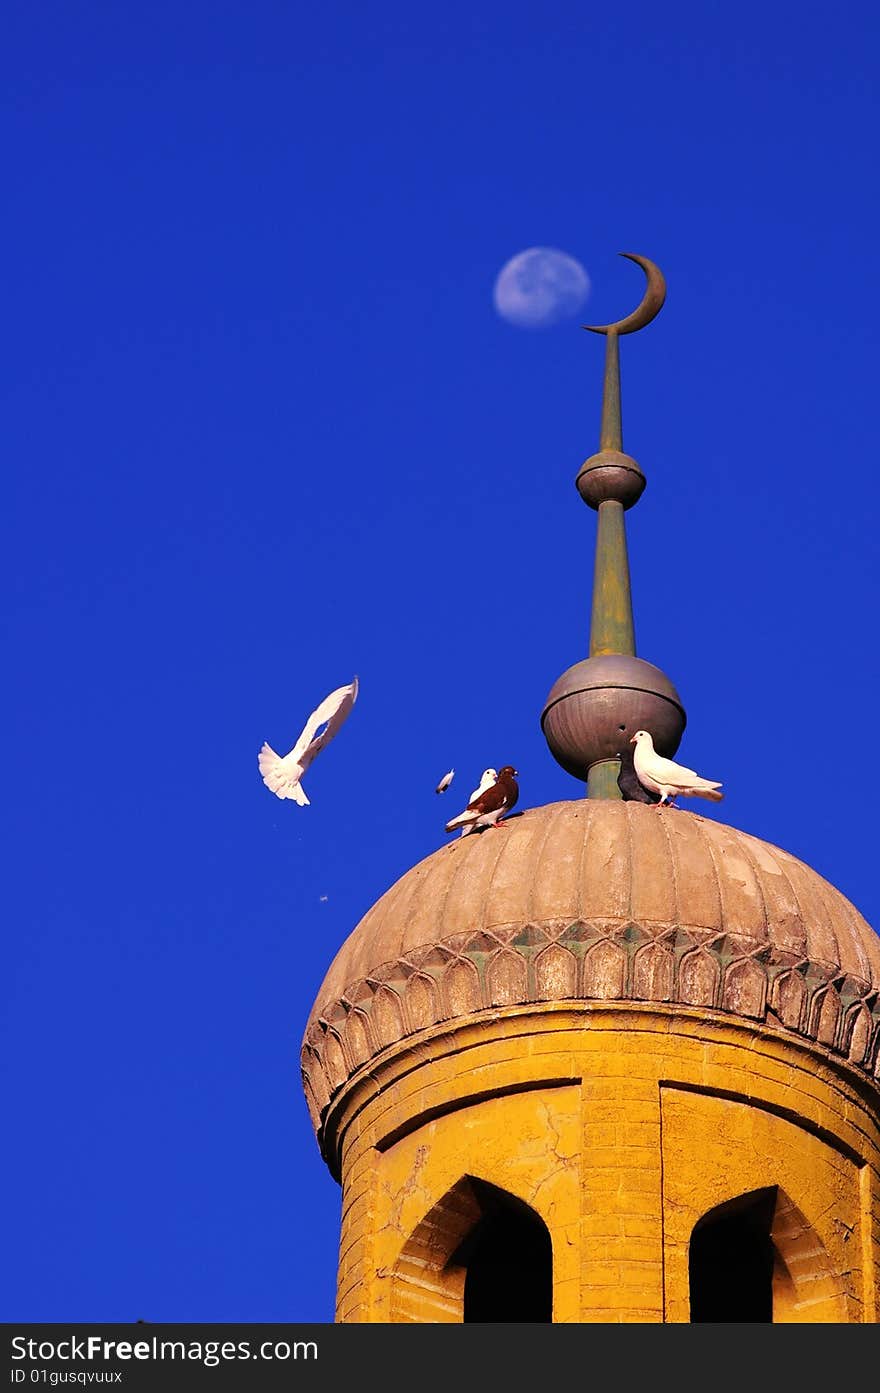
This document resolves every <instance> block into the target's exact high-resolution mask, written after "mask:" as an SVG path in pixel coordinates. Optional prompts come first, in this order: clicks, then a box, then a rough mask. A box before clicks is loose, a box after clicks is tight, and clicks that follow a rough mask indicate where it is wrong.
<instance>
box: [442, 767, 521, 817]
mask: <svg viewBox="0 0 880 1393" xmlns="http://www.w3.org/2000/svg"><path fill="white" fill-rule="evenodd" d="M516 772H517V771H516V770H515V769H514V767H513V765H512V764H505V765H504V767H503V769H499V770H498V778H497V779H496V780H495V782H494V783H493V784H491V783H490V784H489V786H488V787H487V788H486V789H484V791H483V792H482V793H481V794H480V796H479V797H478V798H473V799H471V801H470V803H468V805H467V807H466V808H465V810H464V812H463V813H459V814H458V817H452V818H450V819H449V821H448V822H447V824H446V831H447V832H454V831H455V829H456V827H468V828H470V829H471V830H472V831H474V832H476V831H478V830H481V829H482V828H483V827H497V826H498V824H499V823H500V822H501V821H502V820H503V818H504V816H505V815H506V814H507V813H509V812H510V809H511V808H512V807H513V806H514V804H515V803H516V800H517V799H518V798H519V785H518V783H517V782H516V777H515V776H516Z"/></svg>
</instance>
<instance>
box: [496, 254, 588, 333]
mask: <svg viewBox="0 0 880 1393" xmlns="http://www.w3.org/2000/svg"><path fill="white" fill-rule="evenodd" d="M589 293H590V278H589V276H588V275H587V273H586V271H585V270H584V268H583V266H582V265H581V263H580V262H579V261H576V260H575V258H574V257H573V256H569V255H568V253H567V252H561V251H557V250H556V248H555V247H529V249H528V250H527V251H524V252H517V254H516V256H512V257H511V258H510V260H509V261H508V262H507V264H506V265H504V266H502V268H501V270H500V271H499V273H498V278H497V280H496V281H495V289H494V291H493V300H494V302H495V308H496V310H497V311H498V313H499V314H500V315H501V318H502V319H506V320H507V321H508V323H509V324H515V325H516V326H517V328H518V329H547V328H549V327H550V326H551V325H553V324H560V323H562V321H563V320H565V319H573V318H574V316H575V315H576V314H577V312H578V310H579V309H580V307H581V305H582V304H583V303H584V301H585V300H586V298H587V296H588V295H589Z"/></svg>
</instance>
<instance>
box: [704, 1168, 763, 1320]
mask: <svg viewBox="0 0 880 1393" xmlns="http://www.w3.org/2000/svg"><path fill="white" fill-rule="evenodd" d="M775 1208H776V1190H775V1189H773V1188H771V1189H767V1190H754V1191H753V1192H752V1193H751V1194H748V1195H740V1196H739V1198H738V1199H735V1200H731V1201H730V1202H729V1203H728V1204H722V1205H719V1206H718V1208H717V1209H712V1210H710V1212H709V1213H708V1214H704V1215H703V1217H702V1219H700V1220H699V1222H698V1223H697V1224H695V1226H694V1230H693V1232H692V1234H691V1242H690V1250H689V1255H688V1266H689V1271H690V1295H691V1322H692V1323H698V1322H703V1321H715V1322H730V1321H750V1322H770V1321H772V1320H773V1272H774V1266H775V1265H776V1262H777V1258H776V1253H775V1250H774V1247H773V1241H772V1239H771V1237H770V1230H771V1227H772V1224H773V1214H774V1211H775Z"/></svg>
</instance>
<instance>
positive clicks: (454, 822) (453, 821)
mask: <svg viewBox="0 0 880 1393" xmlns="http://www.w3.org/2000/svg"><path fill="white" fill-rule="evenodd" d="M478 817H479V813H472V812H469V811H468V809H467V808H465V810H464V812H463V813H459V815H458V817H451V818H450V819H449V821H448V822H447V824H446V831H447V832H454V831H455V829H456V827H466V826H467V825H468V823H471V822H476V820H477V818H478Z"/></svg>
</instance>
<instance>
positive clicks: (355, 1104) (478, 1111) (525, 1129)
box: [326, 1004, 880, 1322]
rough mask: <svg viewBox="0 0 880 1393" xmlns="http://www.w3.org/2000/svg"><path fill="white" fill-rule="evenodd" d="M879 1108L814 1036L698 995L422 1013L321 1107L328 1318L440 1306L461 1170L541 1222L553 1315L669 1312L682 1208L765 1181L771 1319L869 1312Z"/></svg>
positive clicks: (447, 1304)
mask: <svg viewBox="0 0 880 1393" xmlns="http://www.w3.org/2000/svg"><path fill="white" fill-rule="evenodd" d="M878 1122H880V1118H878V1095H877V1092H876V1090H872V1089H871V1088H870V1087H868V1086H866V1085H865V1083H864V1079H863V1077H862V1076H858V1075H857V1074H856V1071H855V1070H853V1069H852V1068H851V1067H850V1066H848V1065H847V1064H845V1063H842V1062H841V1061H840V1060H839V1059H836V1058H835V1057H833V1056H832V1055H831V1054H830V1053H829V1052H828V1051H825V1050H823V1049H822V1048H821V1047H807V1046H806V1045H805V1044H804V1043H802V1042H801V1041H799V1040H796V1039H794V1038H792V1037H790V1036H787V1035H786V1034H785V1033H784V1032H782V1031H774V1030H771V1029H767V1028H763V1027H756V1026H754V1025H751V1026H749V1025H746V1024H745V1023H742V1024H740V1023H738V1022H736V1021H731V1019H730V1018H729V1017H727V1018H723V1017H721V1016H720V1015H718V1014H716V1013H712V1012H701V1011H700V1010H699V1009H694V1010H693V1011H692V1012H683V1011H682V1009H681V1008H680V1007H678V1008H676V1009H675V1010H674V1011H671V1010H668V1009H666V1008H663V1007H659V1006H658V1007H653V1006H649V1007H645V1006H631V1007H630V1006H622V1005H617V1004H614V1005H611V1004H608V1005H603V1004H592V1005H589V1006H587V1007H583V1008H573V1007H569V1006H561V1005H548V1006H546V1007H540V1008H526V1009H523V1008H510V1009H509V1010H507V1011H505V1010H500V1011H494V1012H486V1013H484V1014H483V1016H482V1018H472V1019H471V1020H469V1021H468V1022H466V1023H462V1024H461V1025H460V1026H459V1027H458V1028H457V1029H439V1028H438V1029H436V1030H435V1031H433V1032H430V1031H426V1032H424V1033H423V1035H422V1036H420V1037H418V1040H417V1042H416V1043H415V1044H414V1045H412V1046H411V1047H410V1048H406V1049H402V1048H401V1047H399V1046H398V1047H396V1048H394V1049H392V1050H389V1051H388V1052H387V1053H386V1055H385V1056H384V1057H380V1059H379V1060H378V1061H373V1063H372V1065H371V1067H370V1070H369V1072H368V1073H367V1072H365V1073H364V1075H363V1077H361V1078H358V1077H355V1078H354V1079H353V1080H352V1081H351V1082H350V1084H349V1085H347V1087H346V1088H345V1090H344V1091H343V1093H342V1095H341V1096H340V1098H339V1099H338V1100H336V1101H335V1102H334V1105H333V1107H332V1109H331V1113H330V1114H329V1115H328V1118H327V1121H326V1127H327V1133H328V1136H329V1137H330V1138H331V1145H333V1144H335V1146H336V1147H337V1148H338V1165H339V1168H340V1171H341V1175H342V1183H343V1206H342V1210H343V1212H342V1229H341V1240H340V1264H339V1284H338V1301H337V1320H340V1321H404V1320H405V1321H412V1320H418V1321H423V1322H437V1321H449V1320H460V1319H461V1292H462V1287H463V1272H462V1271H461V1270H460V1269H458V1270H456V1269H455V1268H454V1266H452V1267H451V1266H449V1265H448V1263H447V1261H446V1259H447V1258H448V1256H449V1253H450V1252H451V1251H452V1250H453V1248H454V1246H455V1241H456V1240H457V1238H460V1237H461V1236H463V1234H464V1232H465V1231H466V1230H467V1228H468V1227H469V1226H470V1225H471V1224H472V1223H473V1222H474V1218H475V1215H476V1213H477V1210H476V1208H475V1200H474V1196H473V1193H472V1189H471V1187H470V1182H469V1179H468V1178H469V1177H473V1178H474V1179H476V1180H477V1181H485V1182H488V1183H490V1184H492V1185H495V1186H498V1187H499V1188H501V1189H503V1190H505V1191H507V1192H508V1193H509V1194H511V1195H514V1196H516V1197H517V1198H519V1199H521V1200H523V1201H525V1202H526V1203H527V1204H529V1205H530V1206H531V1207H532V1209H533V1210H534V1211H535V1212H536V1213H537V1214H538V1215H539V1216H540V1218H541V1219H542V1220H543V1222H544V1223H545V1224H546V1225H547V1228H548V1230H549V1232H550V1236H551V1241H552V1246H553V1267H554V1273H553V1282H554V1285H553V1292H554V1296H553V1319H554V1321H558V1322H610V1321H614V1322H618V1321H636V1322H660V1321H664V1320H665V1321H671V1322H680V1321H687V1320H688V1319H689V1285H688V1260H687V1255H688V1242H689V1238H690V1234H691V1231H692V1229H693V1226H694V1224H695V1223H696V1222H697V1220H698V1219H699V1218H700V1217H701V1216H702V1215H703V1214H705V1213H706V1212H707V1211H708V1210H710V1209H713V1208H714V1207H715V1206H716V1205H718V1204H723V1203H725V1202H726V1201H728V1200H731V1199H733V1198H735V1197H736V1196H738V1195H741V1194H744V1193H747V1192H750V1191H753V1190H759V1189H762V1188H764V1187H767V1186H778V1187H779V1199H778V1202H777V1208H776V1219H775V1220H774V1227H773V1230H772V1237H773V1240H774V1244H775V1246H776V1248H777V1250H778V1251H779V1252H780V1254H781V1257H780V1264H779V1271H778V1273H777V1276H776V1277H775V1278H774V1319H775V1320H779V1321H810V1322H818V1321H846V1322H858V1321H876V1320H877V1318H878V1317H877V1290H876V1288H877V1267H878V1260H880V1207H878V1206H880V1127H878Z"/></svg>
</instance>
